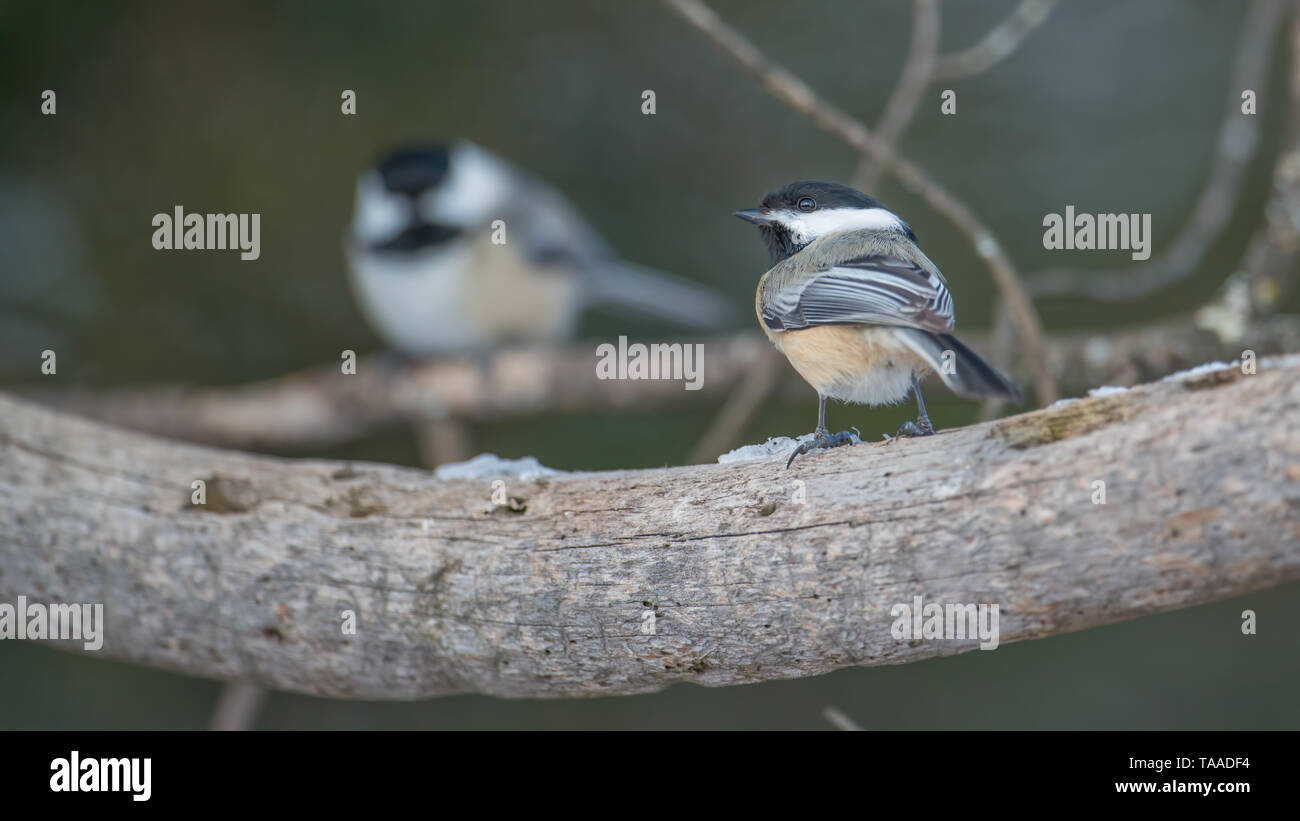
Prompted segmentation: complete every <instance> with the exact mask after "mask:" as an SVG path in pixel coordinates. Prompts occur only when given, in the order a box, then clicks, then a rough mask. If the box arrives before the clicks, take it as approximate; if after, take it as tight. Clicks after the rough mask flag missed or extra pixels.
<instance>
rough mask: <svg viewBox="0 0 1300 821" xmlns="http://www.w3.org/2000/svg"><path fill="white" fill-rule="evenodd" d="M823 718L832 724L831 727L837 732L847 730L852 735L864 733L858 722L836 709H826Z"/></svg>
mask: <svg viewBox="0 0 1300 821" xmlns="http://www.w3.org/2000/svg"><path fill="white" fill-rule="evenodd" d="M822 718H824V719H826V720H827V721H828V722H830V725H831V726H832V727H834V728H835V729H837V730H845V731H847V732H851V733H860V732H862V731H863V730H862V727H861V726H859V725H858V723H857V722H856V721H854V720H853V719H851V718H849V717H848V716H847V715H845V714H844V713H843V712H842V711H840V710H839V709H838V708H836V707H826V708H824V709H823V710H822Z"/></svg>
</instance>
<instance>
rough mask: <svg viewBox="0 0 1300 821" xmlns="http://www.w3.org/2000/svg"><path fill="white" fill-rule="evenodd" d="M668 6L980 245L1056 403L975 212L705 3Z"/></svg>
mask: <svg viewBox="0 0 1300 821" xmlns="http://www.w3.org/2000/svg"><path fill="white" fill-rule="evenodd" d="M664 3H665V5H667V6H668V7H669V8H670V9H672V10H673V11H675V12H677V14H679V15H681V17H682V18H683V19H684V20H686V21H687V22H688V23H690V24H691V25H693V26H694V27H695V28H696V29H698V30H699V31H700V32H701V33H703V34H704V35H705V36H707V37H708V38H709V39H710V40H712V41H713V43H714V44H715V45H717V46H718V47H719V48H721V49H722V50H723V51H725V52H726V53H727V54H729V55H731V57H732V58H733V59H734V60H735V61H736V62H737V63H739V64H740V66H741V67H742V68H744V69H745V71H747V72H748V73H749V74H750V75H751V76H752V77H754V79H755V80H756V81H757V82H758V83H759V85H761V86H762V87H763V88H764V89H765V90H767V91H768V93H770V94H772V95H773V96H775V97H776V98H777V99H779V100H781V101H782V102H784V103H785V104H786V105H788V106H790V107H791V108H792V109H794V110H795V111H797V112H799V113H800V114H803V115H804V116H805V117H808V119H809V120H811V121H812V122H813V123H814V124H816V125H817V126H818V127H819V128H821V129H822V130H824V131H826V132H827V133H830V134H833V135H834V136H836V137H838V138H839V139H840V140H842V141H844V142H845V143H846V144H847V145H848V146H849V147H851V148H853V149H854V150H856V151H858V152H859V153H868V154H870V155H871V156H873V157H874V158H875V159H876V161H877V162H879V163H881V165H882V166H883V167H885V168H887V169H889V170H890V171H891V172H892V173H893V174H894V176H895V177H896V178H897V179H898V181H899V182H900V183H902V185H903V187H904V188H906V189H907V190H908V191H910V192H912V193H913V194H915V195H916V196H918V197H920V198H921V199H922V200H924V201H925V203H926V204H927V205H929V206H930V207H931V208H933V209H934V210H935V211H937V212H939V213H940V214H942V215H944V216H945V217H947V218H948V219H949V220H950V221H951V222H952V223H953V224H954V225H955V226H957V228H958V229H959V230H961V232H962V233H963V234H965V235H966V237H967V238H968V239H969V240H970V241H971V243H972V244H973V245H974V246H975V252H976V253H977V254H978V255H979V257H980V258H981V259H983V260H984V262H985V263H986V264H987V265H988V266H989V271H990V272H991V273H992V274H993V281H994V283H995V284H996V285H997V287H998V291H999V293H1000V294H1001V296H1002V299H1003V301H1004V302H1005V303H1006V304H1007V309H1008V310H1009V311H1010V312H1011V316H1012V317H1013V318H1014V319H1015V322H1016V330H1017V332H1018V333H1019V334H1020V339H1021V344H1022V346H1023V348H1024V351H1025V356H1026V359H1027V361H1029V362H1030V363H1031V365H1032V367H1033V369H1034V386H1035V390H1036V393H1037V395H1038V401H1039V402H1042V403H1048V402H1051V401H1052V400H1053V399H1055V398H1056V396H1057V395H1058V394H1057V388H1056V380H1055V379H1054V378H1053V376H1052V374H1051V372H1050V371H1049V370H1048V368H1047V365H1046V362H1045V360H1044V357H1043V356H1042V352H1043V331H1042V323H1041V322H1040V321H1039V319H1038V314H1037V312H1036V311H1035V309H1034V305H1033V303H1032V302H1031V301H1030V299H1029V295H1028V293H1027V292H1026V291H1025V288H1024V285H1023V283H1021V281H1020V275H1019V274H1018V273H1017V272H1016V267H1015V265H1014V264H1013V263H1012V262H1011V259H1010V257H1008V256H1007V254H1006V252H1005V251H1004V250H1003V249H1002V245H1001V243H999V242H998V241H997V238H996V237H995V236H994V235H993V232H992V231H990V230H989V229H988V227H987V226H985V225H984V224H983V223H982V222H980V220H979V219H978V218H977V217H976V216H975V213H974V212H973V211H971V209H970V208H968V207H967V206H966V205H965V204H964V203H963V202H962V201H960V200H958V199H957V198H956V197H955V196H953V195H952V194H950V193H949V192H948V191H947V190H946V189H944V188H943V187H942V186H940V185H939V184H938V183H937V182H935V181H934V180H933V179H931V178H930V175H929V174H928V173H927V172H925V171H924V170H922V169H921V168H920V166H918V165H916V164H915V163H913V162H911V161H910V160H908V159H906V158H904V157H902V156H901V155H899V154H898V153H897V152H896V151H895V150H894V148H893V146H891V145H889V144H888V143H886V142H884V141H883V140H881V139H880V138H879V137H877V136H876V135H875V134H873V133H872V132H871V131H870V130H868V129H867V127H866V126H864V125H863V124H862V123H860V122H858V121H857V120H855V119H853V118H852V117H850V116H849V115H848V114H846V113H844V111H842V110H841V109H839V108H838V107H836V106H835V105H832V104H831V103H830V102H828V101H826V100H824V99H822V98H821V97H820V96H818V94H817V93H816V92H815V91H813V89H812V88H811V87H809V86H808V84H807V83H805V82H804V81H803V80H800V79H799V78H798V77H796V76H794V75H793V74H791V73H790V72H789V71H788V70H787V69H785V68H783V67H782V66H780V65H778V64H777V63H775V62H773V61H772V60H771V59H770V58H769V57H767V56H766V55H765V54H763V52H761V51H760V50H759V49H758V47H757V46H755V45H754V44H753V43H751V42H750V41H749V40H747V39H745V37H744V36H743V35H741V34H740V33H739V32H738V31H736V30H735V29H733V28H731V27H730V26H728V25H727V24H726V23H724V22H723V21H722V20H721V19H720V18H719V17H718V16H717V15H716V14H714V13H713V11H712V10H711V9H710V8H709V7H708V6H706V5H704V4H703V3H701V2H699V0H664Z"/></svg>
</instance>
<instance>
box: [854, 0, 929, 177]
mask: <svg viewBox="0 0 1300 821" xmlns="http://www.w3.org/2000/svg"><path fill="white" fill-rule="evenodd" d="M912 18H913V22H912V45H911V47H910V48H909V50H908V53H907V62H906V63H904V64H903V72H902V74H901V75H899V78H898V85H896V86H895V87H894V93H893V94H892V95H890V97H889V103H888V104H886V106H885V113H884V114H883V115H881V117H880V122H879V123H878V124H877V125H876V136H877V137H879V138H880V139H881V140H883V141H884V142H886V143H887V144H889V145H891V146H897V145H898V141H899V139H900V138H901V137H902V136H903V132H904V131H906V130H907V126H908V124H910V123H911V122H912V118H913V117H915V116H916V110H917V107H918V106H919V105H920V104H921V96H922V95H923V94H924V93H925V89H926V87H927V86H929V84H930V75H931V74H932V73H933V71H934V59H935V56H936V55H937V54H938V52H939V26H940V15H939V0H912ZM883 174H884V168H882V167H881V165H880V163H878V162H876V161H875V160H874V159H872V157H871V155H870V154H863V155H862V158H861V159H860V160H859V161H858V167H857V170H856V171H854V172H853V187H854V188H857V189H859V190H861V191H874V190H876V187H877V186H878V185H880V178H881V176H882V175H883Z"/></svg>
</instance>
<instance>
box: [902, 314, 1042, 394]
mask: <svg viewBox="0 0 1300 821" xmlns="http://www.w3.org/2000/svg"><path fill="white" fill-rule="evenodd" d="M899 332H900V334H899V335H900V337H901V338H902V340H903V342H905V343H906V344H907V346H908V347H909V348H911V349H912V350H913V351H915V352H916V353H918V354H920V356H921V357H922V358H924V359H925V361H926V362H928V363H930V367H932V368H934V371H935V373H937V374H938V375H939V378H940V379H942V380H943V384H945V385H947V386H948V388H949V389H950V390H951V391H952V392H953V393H955V394H957V395H958V396H964V397H966V398H968V399H982V398H985V397H999V398H1002V399H1010V400H1011V401H1013V402H1016V403H1021V402H1024V396H1022V395H1021V393H1020V389H1019V388H1018V387H1016V384H1015V383H1014V382H1012V381H1011V380H1010V379H1008V378H1007V377H1006V376H1005V375H1004V374H1002V372H1001V371H999V370H998V369H997V368H995V367H993V366H992V365H990V364H989V363H987V362H985V361H984V359H983V358H981V357H980V355H979V354H977V353H975V352H974V351H972V350H971V349H970V348H968V347H966V345H965V344H963V343H962V342H961V340H959V339H957V337H955V336H953V335H952V334H934V333H930V332H929V331H922V330H918V329H916V328H900V329H899Z"/></svg>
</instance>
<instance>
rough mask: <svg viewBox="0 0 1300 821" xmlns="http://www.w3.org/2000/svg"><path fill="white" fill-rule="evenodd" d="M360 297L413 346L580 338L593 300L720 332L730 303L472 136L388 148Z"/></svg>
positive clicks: (367, 229)
mask: <svg viewBox="0 0 1300 821" xmlns="http://www.w3.org/2000/svg"><path fill="white" fill-rule="evenodd" d="M346 245H347V255H348V263H349V269H350V273H351V281H352V287H353V292H354V294H355V296H356V299H357V301H358V303H359V304H360V307H361V310H362V312H363V313H364V314H365V317H366V319H367V320H368V321H369V322H370V324H371V327H373V328H374V330H375V332H376V333H378V334H379V336H380V337H381V338H382V339H383V340H384V341H385V342H386V343H387V344H388V345H389V346H391V347H392V348H393V349H395V350H397V351H399V352H401V353H404V354H408V355H413V356H421V355H429V354H443V353H457V352H477V353H482V352H483V351H485V350H488V349H491V348H493V347H495V346H497V345H500V344H502V343H506V342H514V341H522V342H527V341H547V342H557V341H563V340H566V339H568V338H570V337H571V336H572V335H573V333H574V330H575V328H576V326H577V322H578V318H579V315H580V314H581V312H582V311H583V309H585V308H586V307H588V306H591V305H598V304H604V305H612V306H616V307H624V308H631V309H633V310H636V311H638V312H640V313H642V314H646V315H648V316H651V317H655V318H661V319H667V320H672V321H676V322H678V323H681V324H684V325H687V326H691V327H696V328H707V329H716V328H717V327H718V326H719V325H722V324H725V322H726V320H727V318H728V317H729V316H730V315H731V314H732V311H731V307H730V306H729V305H728V304H727V303H726V302H725V301H724V300H723V299H722V298H720V297H719V296H717V295H715V294H714V293H712V292H711V291H708V290H706V289H704V288H700V287H698V286H695V285H691V284H689V283H686V282H683V281H681V280H679V279H677V278H675V277H670V276H669V275H667V274H663V273H661V272H658V271H654V270H652V269H649V268H644V267H641V266H638V265H633V264H631V263H628V262H624V261H622V260H620V259H618V258H617V257H616V256H615V254H614V253H613V251H612V250H611V249H610V248H609V247H608V246H607V245H606V244H605V242H604V241H603V240H602V239H601V238H600V236H599V235H597V234H596V232H595V231H594V230H593V229H592V228H591V226H589V225H588V224H587V223H586V221H585V220H583V218H582V217H581V216H580V215H579V214H578V212H577V211H576V210H575V209H574V207H573V206H572V205H570V204H569V202H568V201H567V200H566V199H565V198H564V197H563V196H562V195H561V194H560V193H559V192H558V191H556V190H554V189H553V188H551V187H550V186H548V185H546V184H545V183H543V182H541V181H540V180H537V179H536V178H534V177H532V176H531V175H529V174H526V173H525V172H523V171H521V170H520V169H518V168H515V167H513V166H511V165H510V164H509V163H507V162H506V161H505V160H502V159H501V158H499V157H497V156H495V155H493V154H491V153H489V152H488V151H486V150H484V149H483V148H480V147H479V146H477V145H474V144H472V143H469V142H465V141H458V142H454V143H451V144H450V145H445V146H443V145H419V146H410V147H406V148H402V149H399V150H396V151H393V152H391V153H389V154H388V155H387V156H385V157H384V158H383V159H382V160H381V161H380V162H379V164H378V165H377V166H376V167H375V168H374V169H372V170H370V171H367V172H366V173H364V174H363V175H362V176H361V178H360V180H359V181H358V183H357V193H356V203H355V209H354V213H353V220H352V227H351V230H350V233H349V236H348V238H347V241H346Z"/></svg>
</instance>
